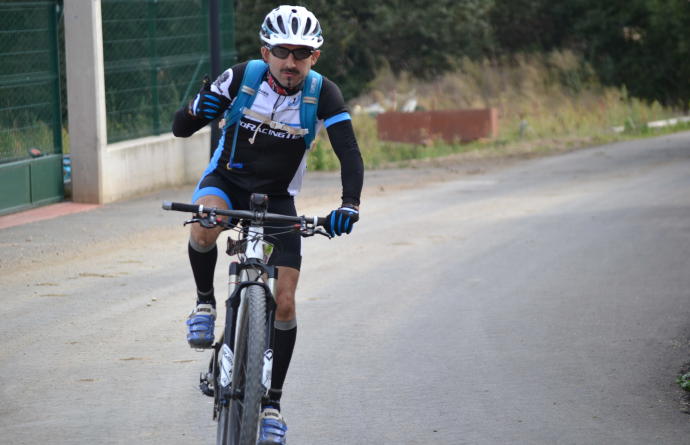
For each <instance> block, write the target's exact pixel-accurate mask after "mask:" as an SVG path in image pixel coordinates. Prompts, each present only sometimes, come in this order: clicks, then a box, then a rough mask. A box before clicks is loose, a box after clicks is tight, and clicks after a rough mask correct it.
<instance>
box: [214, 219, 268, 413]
mask: <svg viewBox="0 0 690 445" xmlns="http://www.w3.org/2000/svg"><path fill="white" fill-rule="evenodd" d="M262 236H263V227H257V226H250V227H249V230H248V232H247V234H246V235H245V236H244V238H245V240H247V243H246V247H245V253H244V255H245V259H244V260H243V261H240V262H232V263H230V270H229V277H228V299H227V301H226V313H225V317H226V318H225V320H226V321H225V330H224V331H223V337H222V339H221V341H219V342H218V344H217V345H218V348H216V349H220V351H219V352H218V354H217V355H218V360H219V361H218V365H219V368H218V369H219V374H218V376H217V378H216V382H218V383H220V387H219V388H218V389H219V391H217V393H218V395H219V397H217V402H218V403H228V402H229V401H230V400H231V399H232V398H233V397H236V396H237V395H233V394H230V386H231V381H232V369H228V368H227V367H228V365H229V366H230V367H232V366H233V365H234V364H233V363H231V362H229V360H223V359H224V358H228V357H233V352H232V351H236V350H237V347H238V345H237V344H236V340H237V338H238V334H239V331H240V329H241V328H242V326H243V324H244V319H243V317H244V316H245V315H246V310H245V308H246V305H247V301H246V289H247V287H248V286H256V285H259V286H262V287H263V288H264V290H265V291H266V292H265V294H266V311H267V314H266V315H267V317H266V319H267V323H266V330H267V332H266V339H267V342H266V343H267V344H266V347H265V348H264V349H265V351H266V352H265V353H264V369H263V376H262V383H263V385H264V386H265V387H266V389H268V388H270V385H271V371H272V366H273V356H272V351H273V325H274V320H275V309H276V302H275V296H274V295H275V288H276V280H277V278H278V271H277V269H276V268H275V267H274V266H269V265H267V264H265V263H264V246H265V244H266V243H265V242H264V241H263V238H262ZM264 277H265V281H264ZM228 348H229V349H228ZM214 355H215V354H214ZM221 380H223V381H221ZM217 412H218V407H217V408H216V414H217Z"/></svg>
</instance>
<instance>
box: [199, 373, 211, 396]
mask: <svg viewBox="0 0 690 445" xmlns="http://www.w3.org/2000/svg"><path fill="white" fill-rule="evenodd" d="M209 377H211V379H213V376H210V375H209V374H207V373H203V372H202V373H201V374H200V375H199V389H200V390H201V392H202V393H203V394H204V395H206V396H209V397H213V396H214V395H215V391H214V389H213V384H212V383H211V382H210V381H209Z"/></svg>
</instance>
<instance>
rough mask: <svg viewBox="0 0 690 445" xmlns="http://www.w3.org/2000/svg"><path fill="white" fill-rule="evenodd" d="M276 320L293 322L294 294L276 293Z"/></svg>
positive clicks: (294, 313) (294, 315)
mask: <svg viewBox="0 0 690 445" xmlns="http://www.w3.org/2000/svg"><path fill="white" fill-rule="evenodd" d="M276 304H277V308H276V319H277V320H294V319H295V317H296V315H297V314H296V309H295V294H294V292H292V293H290V292H285V291H283V292H278V294H277V295H276Z"/></svg>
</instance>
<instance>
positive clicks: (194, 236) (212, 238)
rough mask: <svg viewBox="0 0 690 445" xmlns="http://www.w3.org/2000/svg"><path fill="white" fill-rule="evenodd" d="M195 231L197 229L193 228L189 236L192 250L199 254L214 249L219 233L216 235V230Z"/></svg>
mask: <svg viewBox="0 0 690 445" xmlns="http://www.w3.org/2000/svg"><path fill="white" fill-rule="evenodd" d="M194 229H195V227H193V228H192V231H191V233H190V236H189V244H190V245H191V246H192V249H194V250H196V251H197V252H208V251H209V250H211V249H213V246H215V245H216V239H217V238H218V233H216V231H215V230H209V229H203V230H194Z"/></svg>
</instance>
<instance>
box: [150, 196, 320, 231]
mask: <svg viewBox="0 0 690 445" xmlns="http://www.w3.org/2000/svg"><path fill="white" fill-rule="evenodd" d="M163 210H175V211H178V212H189V213H195V214H199V215H201V214H209V213H210V212H213V213H215V214H216V215H221V216H229V217H230V218H237V219H242V220H250V221H254V222H256V221H257V220H260V221H263V222H283V223H295V224H303V223H308V224H313V225H314V226H323V225H324V224H325V223H326V218H325V217H317V216H314V217H311V216H288V215H281V214H279V213H260V212H254V211H251V210H225V209H218V208H215V207H206V206H203V205H201V204H184V203H181V202H170V201H163Z"/></svg>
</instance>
